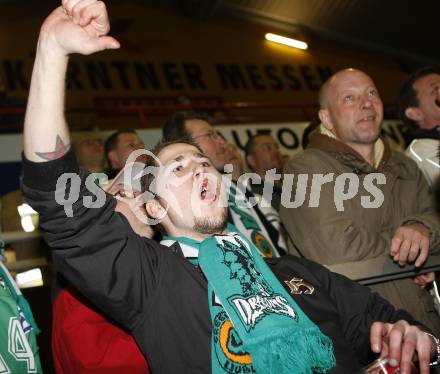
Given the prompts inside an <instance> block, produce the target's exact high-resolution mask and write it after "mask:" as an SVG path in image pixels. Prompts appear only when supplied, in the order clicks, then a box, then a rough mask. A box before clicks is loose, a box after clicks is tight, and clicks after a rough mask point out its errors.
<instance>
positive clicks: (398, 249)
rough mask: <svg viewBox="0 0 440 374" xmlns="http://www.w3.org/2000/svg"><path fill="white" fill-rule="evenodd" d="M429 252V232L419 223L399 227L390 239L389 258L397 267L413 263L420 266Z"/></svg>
mask: <svg viewBox="0 0 440 374" xmlns="http://www.w3.org/2000/svg"><path fill="white" fill-rule="evenodd" d="M428 252H429V230H428V229H427V228H426V227H425V226H423V225H422V224H420V223H414V224H412V225H407V226H400V227H399V228H398V229H397V230H396V231H395V232H394V235H393V237H392V239H391V251H390V253H391V256H393V260H394V261H397V262H399V265H402V266H403V265H405V264H406V263H407V262H414V261H415V263H414V265H415V266H416V267H419V266H422V265H423V263H424V262H425V261H426V259H427V257H428Z"/></svg>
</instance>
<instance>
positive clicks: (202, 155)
mask: <svg viewBox="0 0 440 374" xmlns="http://www.w3.org/2000/svg"><path fill="white" fill-rule="evenodd" d="M194 157H197V158H208V157H207V156H206V155H204V154H203V153H200V152H195V153H194Z"/></svg>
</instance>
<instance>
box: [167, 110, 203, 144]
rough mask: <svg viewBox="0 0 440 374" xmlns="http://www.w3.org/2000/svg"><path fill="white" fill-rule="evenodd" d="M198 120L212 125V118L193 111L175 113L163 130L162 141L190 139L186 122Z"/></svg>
mask: <svg viewBox="0 0 440 374" xmlns="http://www.w3.org/2000/svg"><path fill="white" fill-rule="evenodd" d="M194 119H198V120H201V121H206V122H209V123H210V118H209V116H207V115H206V114H203V113H198V112H194V111H192V110H182V111H179V112H174V113H173V114H172V115H171V117H170V118H169V119H168V121H167V122H166V123H165V126H164V127H163V129H162V140H163V141H164V142H170V141H173V140H177V139H182V138H189V137H190V135H189V134H188V132H187V131H186V128H185V122H186V121H191V120H194Z"/></svg>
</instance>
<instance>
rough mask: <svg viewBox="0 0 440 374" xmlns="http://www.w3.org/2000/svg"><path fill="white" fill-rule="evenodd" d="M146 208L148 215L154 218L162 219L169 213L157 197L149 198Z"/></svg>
mask: <svg viewBox="0 0 440 374" xmlns="http://www.w3.org/2000/svg"><path fill="white" fill-rule="evenodd" d="M145 210H146V211H147V214H148V216H149V217H150V218H153V219H162V218H163V217H165V216H166V214H167V211H166V209H165V208H164V207H163V206H162V205H160V203H159V201H157V200H156V199H151V200H148V201H147V202H146V203H145Z"/></svg>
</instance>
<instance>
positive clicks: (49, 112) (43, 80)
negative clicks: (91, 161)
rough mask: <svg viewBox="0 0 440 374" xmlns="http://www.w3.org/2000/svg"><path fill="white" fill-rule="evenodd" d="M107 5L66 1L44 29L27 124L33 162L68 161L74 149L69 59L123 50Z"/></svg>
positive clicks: (28, 154)
mask: <svg viewBox="0 0 440 374" xmlns="http://www.w3.org/2000/svg"><path fill="white" fill-rule="evenodd" d="M109 29H110V25H109V21H108V16H107V11H106V9H105V5H104V3H103V2H102V1H97V0H63V2H62V5H61V6H60V7H58V8H56V9H55V10H54V11H53V12H52V13H51V14H50V15H49V16H48V17H47V18H46V20H45V21H44V23H43V25H42V26H41V31H40V37H39V39H38V45H37V51H36V54H35V63H34V69H33V71H32V80H31V87H30V89H29V98H28V103H27V109H26V116H25V120H24V137H23V138H24V154H25V156H26V158H27V159H28V160H30V161H33V162H46V161H50V160H54V159H56V158H59V157H62V156H63V155H64V154H65V153H66V152H67V150H68V149H69V148H70V135H69V129H68V127H67V123H66V118H65V116H64V106H65V100H64V92H65V82H66V79H65V77H66V71H67V63H68V55H69V54H70V53H81V54H91V53H94V52H98V51H102V50H103V49H114V48H119V43H118V42H117V41H116V40H115V39H113V38H112V37H110V36H106V34H107V33H108V31H109Z"/></svg>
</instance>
